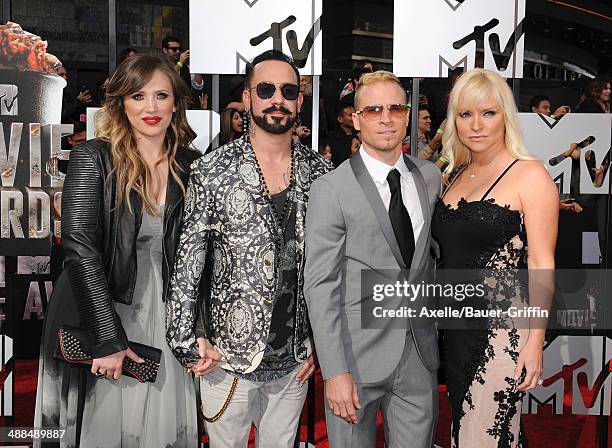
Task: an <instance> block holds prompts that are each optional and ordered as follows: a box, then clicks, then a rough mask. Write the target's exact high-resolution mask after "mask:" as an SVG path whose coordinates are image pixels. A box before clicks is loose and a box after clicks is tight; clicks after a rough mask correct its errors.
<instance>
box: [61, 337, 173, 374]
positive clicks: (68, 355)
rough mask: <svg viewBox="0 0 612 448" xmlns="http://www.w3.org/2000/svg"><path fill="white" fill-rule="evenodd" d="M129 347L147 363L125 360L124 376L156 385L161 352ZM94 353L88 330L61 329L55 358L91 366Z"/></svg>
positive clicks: (132, 343) (140, 347) (134, 343)
mask: <svg viewBox="0 0 612 448" xmlns="http://www.w3.org/2000/svg"><path fill="white" fill-rule="evenodd" d="M128 346H129V347H130V348H131V349H132V350H133V351H134V353H136V354H137V355H138V356H140V357H141V358H142V359H144V361H145V362H143V363H140V364H139V363H137V362H134V361H132V360H131V359H129V358H127V357H126V358H124V360H123V372H122V374H123V375H127V376H130V377H132V378H135V379H137V380H138V381H140V382H141V383H146V382H149V383H154V382H155V379H156V378H157V371H158V370H159V362H160V360H161V350H160V349H158V348H155V347H151V346H148V345H143V344H138V343H137V342H128ZM92 352H93V350H92V344H91V340H90V339H89V334H87V331H86V330H83V329H81V328H76V327H69V326H67V325H64V326H62V327H61V328H60V329H59V338H58V344H57V346H56V349H55V358H57V359H59V360H61V361H65V362H69V363H71V364H82V365H91V364H92V362H93V355H92Z"/></svg>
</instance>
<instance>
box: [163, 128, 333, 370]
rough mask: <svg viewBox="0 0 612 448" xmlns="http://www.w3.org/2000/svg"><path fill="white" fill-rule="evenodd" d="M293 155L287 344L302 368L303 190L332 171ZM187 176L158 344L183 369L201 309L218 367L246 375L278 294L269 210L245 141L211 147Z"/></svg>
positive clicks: (305, 154)
mask: <svg viewBox="0 0 612 448" xmlns="http://www.w3.org/2000/svg"><path fill="white" fill-rule="evenodd" d="M293 149H294V163H295V166H294V187H293V191H294V201H295V202H294V207H296V224H295V233H296V236H295V240H296V247H295V260H296V267H297V296H296V303H295V307H294V310H295V311H294V312H295V316H294V323H295V326H294V334H293V341H294V355H295V358H296V360H297V361H303V360H305V359H306V358H307V357H308V355H309V354H310V352H311V347H312V341H311V336H310V334H311V330H310V325H309V322H308V316H307V310H306V303H305V300H304V293H303V284H304V279H303V272H304V234H305V232H304V225H305V218H306V205H307V202H308V191H309V189H310V185H311V184H312V182H313V181H314V180H315V179H317V178H318V177H320V176H322V175H323V174H325V173H327V172H328V171H330V170H331V168H332V166H331V165H330V164H329V163H328V162H327V161H326V160H324V159H323V158H322V157H321V156H320V155H319V154H318V153H316V152H315V151H312V150H311V149H310V148H308V147H306V146H304V145H302V144H299V143H298V144H294V146H293ZM191 169H192V171H191V177H190V180H189V186H188V189H187V196H186V199H185V215H184V222H183V231H182V234H181V237H180V241H179V245H178V248H177V253H176V259H175V265H174V272H173V274H172V277H171V281H170V288H169V291H168V297H167V301H166V339H167V341H168V344H169V345H170V348H171V349H172V350H173V352H174V354H175V356H176V357H177V359H178V360H179V361H180V362H181V364H183V365H184V366H185V367H190V366H192V365H193V364H194V363H195V362H197V360H198V359H199V356H198V353H197V345H196V330H195V322H196V319H197V317H198V313H200V308H201V310H202V312H201V313H200V314H201V316H202V319H203V329H204V332H203V334H202V336H205V337H206V338H208V339H209V340H210V341H211V342H212V343H213V344H214V345H215V346H216V347H217V348H218V349H220V350H221V352H222V353H223V355H224V356H225V358H226V360H227V362H226V363H225V364H223V365H221V367H223V368H225V369H229V370H235V371H237V372H242V373H245V372H251V371H253V370H255V369H256V368H257V366H258V365H259V363H260V362H261V359H262V357H263V353H264V349H265V347H266V342H267V339H268V333H269V330H270V321H271V317H272V305H273V299H274V297H275V295H276V292H277V289H278V288H279V287H280V285H279V284H278V282H277V276H276V268H277V264H278V262H279V259H280V248H279V245H278V244H276V241H277V236H276V235H278V229H277V227H276V226H277V224H276V221H275V219H274V215H273V213H274V210H273V209H272V205H271V203H270V202H269V199H268V198H267V196H266V194H265V189H264V185H263V184H262V182H261V179H260V175H259V170H258V166H257V160H256V158H255V153H254V152H253V148H252V146H251V144H250V141H249V140H248V139H244V138H240V139H237V140H234V141H232V142H230V143H228V144H227V145H225V146H222V147H220V148H218V149H217V150H216V151H214V152H212V153H210V154H208V155H207V156H205V157H202V158H200V159H198V160H197V161H196V162H195V163H194V164H193V165H192V166H191ZM205 267H206V269H205ZM203 275H204V277H206V276H207V278H202V277H203ZM201 279H202V283H203V284H206V285H207V287H206V288H204V289H205V290H206V292H205V293H204V294H199V289H200V280H201ZM198 298H199V300H198ZM198 302H199V303H198Z"/></svg>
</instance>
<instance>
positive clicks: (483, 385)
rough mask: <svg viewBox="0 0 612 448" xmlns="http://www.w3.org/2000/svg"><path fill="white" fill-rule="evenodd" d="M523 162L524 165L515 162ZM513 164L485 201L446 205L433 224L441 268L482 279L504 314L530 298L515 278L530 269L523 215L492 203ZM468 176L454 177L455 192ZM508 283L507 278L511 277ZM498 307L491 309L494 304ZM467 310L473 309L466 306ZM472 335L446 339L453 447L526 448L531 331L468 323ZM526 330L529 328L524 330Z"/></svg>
mask: <svg viewBox="0 0 612 448" xmlns="http://www.w3.org/2000/svg"><path fill="white" fill-rule="evenodd" d="M515 162H516V161H515ZM515 162H513V163H512V164H511V165H510V166H509V167H508V168H507V169H506V171H504V172H503V173H502V175H501V176H500V177H499V178H498V179H497V180H496V181H495V183H494V184H493V185H491V187H490V188H489V189H488V190H487V192H486V193H485V195H484V196H483V197H482V199H481V200H480V201H470V202H468V201H466V200H465V199H463V198H462V199H461V200H460V201H459V203H458V205H457V207H456V208H452V207H451V206H450V205H447V204H445V203H444V202H443V200H442V199H441V198H440V199H439V200H438V202H437V204H436V208H435V213H434V217H433V221H432V236H433V238H434V239H435V240H436V241H437V242H438V243H439V244H440V256H441V260H440V268H441V269H457V270H459V269H461V270H463V269H465V270H468V271H466V274H467V275H468V276H471V279H472V280H473V279H474V277H476V278H479V277H481V281H482V282H484V283H485V284H486V285H487V297H495V298H496V300H497V303H496V304H495V306H496V307H497V308H504V307H507V306H510V305H511V304H513V302H514V301H516V300H522V299H521V297H523V295H524V292H523V291H519V289H520V285H519V286H517V283H516V282H513V281H512V279H511V278H510V277H512V276H511V275H510V276H508V273H509V272H512V271H514V272H516V271H515V269H516V268H519V267H524V260H525V258H526V253H527V243H526V234H525V229H524V225H523V216H522V214H521V213H520V212H519V211H517V210H511V209H510V208H509V206H505V207H504V206H501V205H499V204H497V203H496V202H495V200H494V199H487V196H488V195H489V193H490V192H491V191H492V190H493V188H494V187H495V185H496V184H497V183H498V182H499V180H500V179H501V178H502V177H503V176H504V175H505V174H506V172H507V171H508V170H509V169H510V168H511V167H512V166H513V165H514V163H515ZM460 174H461V170H457V173H456V175H455V176H451V185H452V182H453V181H454V180H456V179H457V178H458V177H459V175H460ZM505 277H506V278H505ZM489 305H491V304H489ZM459 306H466V303H462V304H460V305H459ZM462 325H464V326H465V328H464V329H452V330H446V331H445V332H444V355H445V356H444V358H445V364H444V371H445V375H446V385H447V390H448V395H449V399H450V404H451V410H452V417H453V418H452V446H453V447H461V448H464V447H465V448H472V447H478V448H488V447H491V448H492V447H517V446H522V442H521V439H522V435H521V434H520V412H521V401H522V395H523V394H522V393H520V392H517V391H516V386H517V385H518V384H520V381H521V379H519V380H518V381H515V380H514V370H515V367H516V362H517V358H518V354H519V351H520V349H521V348H522V346H523V344H524V343H525V342H526V339H527V336H528V332H527V330H523V329H520V328H516V327H517V326H516V325H514V324H513V322H512V320H510V321H509V322H504V324H503V325H500V323H499V322H497V324H495V325H490V322H488V323H487V324H486V325H483V324H482V322H476V323H474V322H473V321H472V322H462ZM522 328H525V327H522Z"/></svg>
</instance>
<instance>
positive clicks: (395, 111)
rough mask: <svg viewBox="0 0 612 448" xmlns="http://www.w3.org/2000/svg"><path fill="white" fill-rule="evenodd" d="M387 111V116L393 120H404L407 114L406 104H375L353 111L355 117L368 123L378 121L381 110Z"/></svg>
mask: <svg viewBox="0 0 612 448" xmlns="http://www.w3.org/2000/svg"><path fill="white" fill-rule="evenodd" d="M384 109H387V110H388V111H389V114H390V115H391V117H393V118H404V117H405V116H406V113H407V112H408V105H407V104H386V105H384V106H383V105H382V104H375V105H373V106H366V107H364V108H363V109H361V110H358V111H355V113H356V114H357V115H361V116H362V117H363V118H365V119H366V120H368V121H374V120H379V119H380V117H382V114H383V110H384Z"/></svg>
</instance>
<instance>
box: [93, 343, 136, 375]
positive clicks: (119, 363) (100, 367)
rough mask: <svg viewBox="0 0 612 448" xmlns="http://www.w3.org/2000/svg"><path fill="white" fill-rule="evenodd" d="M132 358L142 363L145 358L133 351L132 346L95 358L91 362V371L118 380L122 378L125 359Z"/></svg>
mask: <svg viewBox="0 0 612 448" xmlns="http://www.w3.org/2000/svg"><path fill="white" fill-rule="evenodd" d="M126 356H127V357H128V358H130V359H131V360H132V361H134V362H137V363H138V364H142V363H143V362H144V359H142V358H141V357H140V356H138V355H137V354H136V353H134V352H133V351H132V349H131V348H128V349H126V350H123V351H121V352H117V353H113V354H112V355H108V356H104V357H103V358H95V359H94V360H93V362H92V363H91V373H93V374H94V375H96V376H97V375H98V374H100V375H104V376H106V378H108V379H109V380H112V379H115V380H118V379H119V378H121V371H122V369H123V359H124V358H125V357H126Z"/></svg>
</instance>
